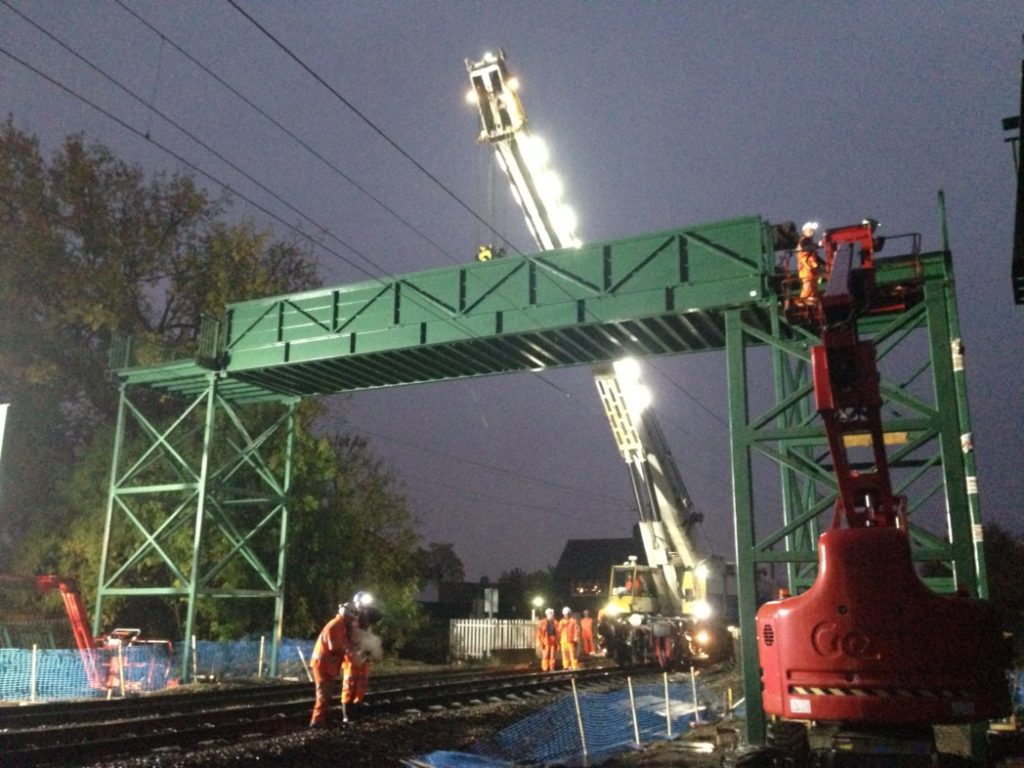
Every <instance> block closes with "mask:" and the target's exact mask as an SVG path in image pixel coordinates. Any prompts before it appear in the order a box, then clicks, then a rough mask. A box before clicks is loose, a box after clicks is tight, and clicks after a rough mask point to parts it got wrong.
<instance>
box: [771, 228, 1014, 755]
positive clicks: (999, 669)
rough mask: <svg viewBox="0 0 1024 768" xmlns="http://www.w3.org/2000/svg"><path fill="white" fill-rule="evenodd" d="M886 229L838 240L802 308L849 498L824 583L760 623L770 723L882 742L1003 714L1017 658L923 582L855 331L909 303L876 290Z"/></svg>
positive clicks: (992, 626)
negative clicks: (823, 276) (907, 729)
mask: <svg viewBox="0 0 1024 768" xmlns="http://www.w3.org/2000/svg"><path fill="white" fill-rule="evenodd" d="M875 227H876V223H875V222H873V221H870V220H868V221H865V222H864V223H862V224H860V225H855V226H851V227H844V228H842V229H838V230H832V231H830V232H828V233H826V236H825V241H824V250H825V256H826V269H827V274H828V286H827V289H826V290H825V291H824V293H822V294H821V295H820V296H819V297H818V298H817V300H816V301H815V302H813V303H812V309H811V310H810V311H809V312H808V310H807V309H806V308H801V309H800V310H799V311H800V312H802V313H803V314H804V316H803V317H802V318H799V319H800V321H802V322H803V323H804V324H810V323H813V324H814V325H815V326H816V328H817V330H818V331H819V332H820V338H821V343H820V344H819V345H817V346H815V347H813V348H812V350H811V352H812V354H811V363H812V374H813V385H814V397H815V402H816V408H817V410H818V412H819V413H820V414H821V417H822V419H823V421H824V424H825V431H826V434H827V437H828V445H829V452H830V454H831V459H832V462H833V466H834V468H835V469H834V471H835V477H836V481H837V485H838V500H837V502H836V507H835V515H834V518H833V521H832V527H831V529H830V530H828V531H827V532H825V533H824V534H822V536H821V537H820V539H819V541H818V560H819V568H818V576H817V579H816V581H815V582H814V584H813V585H812V586H811V587H810V588H809V589H808V590H807V591H806V592H804V593H803V594H800V595H797V596H794V597H788V598H786V599H783V600H779V601H775V602H769V603H766V604H765V605H763V606H762V607H761V609H760V610H759V611H758V613H757V641H758V656H759V660H760V665H761V668H762V678H761V679H762V683H763V694H762V704H763V707H764V711H765V713H767V714H769V715H776V716H780V717H783V718H788V719H792V720H815V721H831V722H836V723H842V724H843V725H844V726H845V727H846V728H848V729H849V728H850V727H851V726H852V727H853V728H854V730H856V728H857V727H859V726H863V730H864V731H867V732H873V733H885V732H886V729H889V730H890V732H895V731H898V730H899V729H900V728H901V727H903V726H911V727H912V726H930V725H933V724H943V723H970V722H977V721H981V720H987V719H992V718H998V717H1003V716H1005V715H1007V714H1008V713H1009V705H1010V702H1009V695H1008V689H1007V685H1006V678H1005V669H1006V668H1007V666H1008V662H1009V659H1008V655H1007V649H1006V646H1005V644H1004V641H1003V637H1002V632H1001V629H1000V624H999V621H998V618H997V615H996V613H995V610H994V608H993V607H992V606H991V605H989V604H988V603H986V602H984V601H981V600H977V599H973V598H971V597H968V596H966V595H963V594H961V595H953V596H944V595H939V594H936V593H934V592H933V591H932V590H930V589H929V588H928V587H927V586H926V585H925V584H924V583H923V582H922V581H921V579H920V578H918V575H917V573H916V571H915V570H914V566H913V563H912V561H911V552H910V540H909V535H908V528H907V520H906V516H905V513H904V507H905V499H904V498H902V497H898V496H896V495H894V493H893V489H892V484H891V481H890V475H889V465H888V463H887V460H886V453H885V445H884V442H883V432H882V424H881V415H880V410H881V404H882V399H881V394H880V390H879V383H878V368H877V363H876V355H875V348H874V345H873V344H872V342H870V341H866V340H862V339H860V338H858V334H857V318H858V317H859V316H863V315H865V314H868V313H871V312H874V311H884V308H886V307H888V306H891V303H892V302H894V301H898V300H899V296H898V295H895V294H893V293H892V292H885V293H883V292H881V291H878V290H877V289H876V287H875V279H874V278H875V275H874V254H875V251H876V250H877V248H878V247H879V245H880V241H879V240H878V239H877V238H876V237H875V234H874V233H875ZM857 261H859V263H856V262H857ZM852 435H857V436H858V439H857V440H850V439H848V438H849V437H850V436H852ZM865 436H866V441H867V442H868V444H869V446H870V447H869V450H870V453H871V459H870V461H867V462H865V463H866V464H871V465H873V466H871V468H870V469H869V470H866V471H857V470H855V469H853V468H852V462H851V461H850V458H849V456H848V446H850V445H852V444H854V443H859V444H860V445H863V444H864V443H865ZM927 730H928V731H929V732H930V728H928V729H927ZM851 744H852V742H851ZM845 748H847V749H852V747H851V746H850V744H847V745H846V747H845ZM862 757H863V756H862ZM850 759H854V758H853V757H852V756H851V758H850ZM838 762H839V761H838V760H837V761H836V762H834V763H829V764H833V765H834V764H838ZM853 764H857V765H862V764H868V763H862V762H857V760H856V759H854V763H853ZM871 764H874V763H871ZM886 764H899V763H895V762H894V763H886Z"/></svg>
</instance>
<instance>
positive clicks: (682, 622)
mask: <svg viewBox="0 0 1024 768" xmlns="http://www.w3.org/2000/svg"><path fill="white" fill-rule="evenodd" d="M466 69H467V70H468V72H469V79H470V84H471V86H472V88H471V90H470V92H469V97H470V101H472V102H473V103H475V104H476V105H477V107H478V109H479V112H480V120H481V125H482V130H481V132H480V141H482V142H487V143H489V144H491V146H492V147H493V148H494V151H495V154H496V157H497V160H498V165H499V166H500V167H501V169H502V170H503V171H504V172H505V174H506V176H507V177H508V179H509V182H510V184H511V187H512V192H513V196H514V197H515V199H516V202H517V203H518V204H519V206H520V208H521V209H522V211H523V214H524V216H525V218H526V223H527V226H528V228H529V230H530V233H531V235H532V236H533V238H534V240H535V241H536V243H537V245H538V247H539V248H540V249H541V250H545V251H547V250H552V249H558V248H569V247H576V246H577V245H579V239H578V237H577V236H576V233H575V223H576V222H575V215H574V214H573V213H572V211H571V210H570V209H569V208H568V207H567V206H566V205H565V204H564V203H563V202H562V200H561V184H560V183H559V182H558V180H557V178H556V177H555V176H554V174H553V173H552V172H551V170H550V169H549V168H548V167H547V157H546V154H547V153H546V150H545V149H544V148H543V146H542V145H541V144H540V143H539V141H538V140H537V139H536V138H534V137H533V136H531V135H530V133H529V131H528V128H527V119H526V113H525V111H524V110H523V105H522V102H521V101H520V99H519V94H518V81H517V80H516V79H515V78H514V77H512V76H511V74H510V73H509V70H508V65H507V63H506V60H505V54H504V52H502V51H499V53H498V54H493V53H488V54H485V55H484V57H483V58H482V59H481V60H479V61H469V60H467V61H466ZM500 253H501V249H499V248H496V247H494V246H491V245H487V246H482V247H481V249H480V252H479V255H478V259H480V260H481V261H488V260H490V259H492V258H494V257H496V256H498V255H500ZM593 372H594V381H595V383H596V385H597V389H598V392H599V394H600V397H601V401H602V404H603V405H604V410H605V414H606V415H607V417H608V420H609V423H610V425H611V428H612V433H613V434H614V436H615V439H616V443H617V444H618V446H619V451H620V453H621V454H622V457H623V459H625V461H626V463H627V465H628V466H629V468H630V476H631V478H632V481H633V490H634V493H635V496H636V501H637V507H638V511H639V525H640V532H641V538H642V539H643V543H644V550H645V553H646V556H647V565H646V566H645V565H639V564H638V563H637V562H636V560H635V559H633V560H632V561H630V562H628V563H626V564H624V565H620V566H614V567H613V568H612V572H611V579H610V584H609V596H610V600H609V603H608V605H607V606H606V608H605V610H604V611H602V613H601V616H600V618H599V621H598V630H599V632H600V634H601V636H602V638H603V640H604V642H605V646H606V650H607V652H608V654H609V655H610V656H612V657H613V658H615V659H616V660H617V661H618V662H620V663H622V664H632V663H642V662H646V661H649V660H653V659H657V661H658V662H659V663H660V664H662V665H663V666H670V665H675V664H688V663H691V662H693V661H694V660H696V659H706V658H709V657H715V658H723V657H726V656H728V655H731V652H732V642H731V638H730V637H729V635H728V632H727V630H726V627H725V624H724V622H722V621H721V616H722V615H723V613H724V612H725V611H726V609H727V607H728V604H729V603H730V600H729V596H728V594H727V592H728V589H727V576H726V566H725V563H724V561H723V560H722V559H721V558H718V557H715V556H713V555H711V553H710V550H709V548H708V547H707V545H706V543H705V542H704V540H703V537H702V535H701V531H700V529H699V523H700V519H701V516H700V515H699V514H698V513H697V512H696V510H695V508H694V505H693V502H692V500H691V499H690V495H689V493H688V492H687V490H686V486H685V485H684V484H683V481H682V478H681V477H680V475H679V471H678V469H677V468H676V466H675V464H674V462H673V460H672V455H671V452H670V451H669V449H668V445H667V443H666V442H665V439H664V435H663V433H662V431H661V427H660V425H659V424H658V422H657V419H656V418H655V416H654V413H653V412H652V411H651V410H650V409H649V408H636V407H635V405H636V401H635V398H633V397H631V396H632V395H634V394H635V392H636V390H637V388H638V381H637V380H636V379H637V376H638V374H639V366H638V365H637V363H636V362H635V361H630V362H625V361H623V362H620V363H619V364H617V365H615V366H597V367H595V368H594V371H593ZM623 372H625V374H624V373H623ZM641 584H643V585H645V586H644V588H643V589H641V587H640V585H641ZM731 589H732V594H733V595H735V588H734V587H732V588H731Z"/></svg>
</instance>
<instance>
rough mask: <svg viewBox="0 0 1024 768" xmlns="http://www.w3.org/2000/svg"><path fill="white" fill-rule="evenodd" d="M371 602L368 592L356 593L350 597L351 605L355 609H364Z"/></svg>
mask: <svg viewBox="0 0 1024 768" xmlns="http://www.w3.org/2000/svg"><path fill="white" fill-rule="evenodd" d="M372 602H373V595H371V594H370V593H369V592H356V593H355V594H354V595H353V596H352V604H353V605H355V607H356V608H365V607H366V606H368V605H370V604H371V603H372Z"/></svg>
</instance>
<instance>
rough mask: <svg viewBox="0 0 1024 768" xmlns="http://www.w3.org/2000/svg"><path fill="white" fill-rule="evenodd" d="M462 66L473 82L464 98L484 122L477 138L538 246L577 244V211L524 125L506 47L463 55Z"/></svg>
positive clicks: (548, 248) (538, 141) (541, 146)
mask: <svg viewBox="0 0 1024 768" xmlns="http://www.w3.org/2000/svg"><path fill="white" fill-rule="evenodd" d="M466 69H467V70H468V71H469V81H470V83H471V85H472V89H471V90H470V92H469V95H468V98H469V99H470V100H471V101H473V102H475V103H476V105H477V108H478V109H479V110H480V120H481V123H482V125H483V128H482V130H481V131H480V141H486V142H488V143H490V144H491V145H492V146H493V147H494V150H495V153H496V155H497V158H498V165H499V166H500V167H501V169H502V171H504V172H505V175H506V176H507V177H508V180H509V183H510V184H511V185H512V195H513V197H515V199H516V202H517V203H518V204H519V207H520V208H522V210H523V215H524V216H525V217H526V224H527V226H528V227H529V228H530V234H532V235H533V239H534V240H535V241H536V242H537V246H538V247H539V248H540V249H541V250H542V251H551V250H555V249H559V248H575V247H578V246H579V245H580V241H579V238H577V237H576V214H575V212H574V211H573V210H572V208H570V207H569V206H567V205H566V204H565V203H564V202H563V201H562V193H563V186H562V182H561V179H559V178H558V175H557V174H556V173H555V172H554V171H553V170H552V169H551V168H550V167H549V165H548V162H549V156H548V150H547V146H546V145H545V144H544V142H543V140H541V139H540V138H538V137H536V136H532V135H531V134H530V132H529V130H528V129H527V127H526V112H524V111H523V105H522V103H521V102H520V101H519V94H518V90H519V84H518V81H517V80H516V79H515V78H514V77H512V76H510V75H509V72H508V67H507V65H506V64H505V54H504V52H503V51H499V52H498V54H497V55H495V54H493V53H486V54H484V57H483V59H481V60H480V61H469V60H467V61H466Z"/></svg>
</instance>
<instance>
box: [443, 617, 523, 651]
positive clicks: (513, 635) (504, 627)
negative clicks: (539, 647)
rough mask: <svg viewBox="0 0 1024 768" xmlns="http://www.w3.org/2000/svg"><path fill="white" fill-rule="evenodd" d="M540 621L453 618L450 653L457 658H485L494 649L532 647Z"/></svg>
mask: <svg viewBox="0 0 1024 768" xmlns="http://www.w3.org/2000/svg"><path fill="white" fill-rule="evenodd" d="M536 635H537V625H536V624H535V623H534V622H532V621H530V620H529V619H452V620H451V622H450V624H449V629H448V649H449V650H448V655H449V657H450V658H451V659H452V660H453V661H459V660H465V659H484V658H487V657H489V656H490V655H491V654H492V653H493V652H494V651H522V650H527V649H532V648H533V647H534V644H535V642H536Z"/></svg>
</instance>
